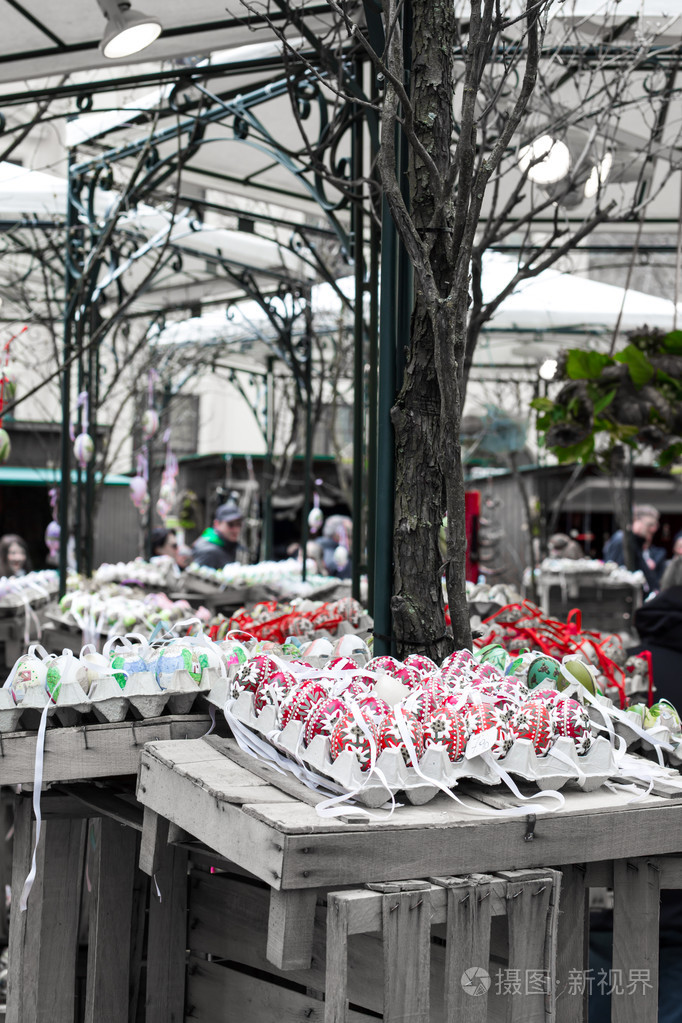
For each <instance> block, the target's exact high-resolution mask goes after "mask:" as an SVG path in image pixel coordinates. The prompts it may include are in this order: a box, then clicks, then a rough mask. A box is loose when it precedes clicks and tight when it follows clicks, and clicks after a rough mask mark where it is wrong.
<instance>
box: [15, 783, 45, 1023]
mask: <svg viewBox="0 0 682 1023" xmlns="http://www.w3.org/2000/svg"><path fill="white" fill-rule="evenodd" d="M32 849H33V810H32V808H31V800H30V799H29V798H27V797H26V796H23V797H21V796H20V797H18V798H16V799H15V800H14V848H13V855H12V904H11V907H10V920H9V948H8V962H9V969H8V975H7V1012H6V1020H7V1023H22V1021H23V1020H26V1019H30V1016H29V1015H28V1011H29V1006H28V1001H29V998H30V996H31V988H32V985H31V984H30V981H29V976H30V972H31V969H32V968H33V965H34V964H33V963H32V961H31V960H32V952H33V949H32V948H31V946H30V944H29V945H27V913H25V912H24V913H22V912H21V911H20V909H19V900H20V898H21V890H22V888H23V887H24V881H25V880H26V877H27V875H28V872H29V870H30V869H31V855H32ZM36 880H37V885H38V888H37V891H36V892H34V893H33V894H34V895H35V896H36V897H37V898H38V899H40V896H41V888H42V881H41V880H38V879H36ZM34 887H35V885H34ZM31 1009H32V1010H33V1009H34V1006H31Z"/></svg>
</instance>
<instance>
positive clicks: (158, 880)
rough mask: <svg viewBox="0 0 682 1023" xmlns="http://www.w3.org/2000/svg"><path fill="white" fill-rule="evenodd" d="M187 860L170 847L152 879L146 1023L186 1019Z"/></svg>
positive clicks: (172, 1021)
mask: <svg viewBox="0 0 682 1023" xmlns="http://www.w3.org/2000/svg"><path fill="white" fill-rule="evenodd" d="M187 859H188V857H187V853H186V852H185V851H184V850H182V849H175V848H174V847H173V846H169V845H166V846H165V847H164V849H163V855H162V858H161V863H160V864H159V867H158V869H157V871H156V873H155V874H154V877H153V878H152V883H151V888H150V896H149V936H148V939H147V998H146V1016H145V1020H146V1023H182V1020H183V1017H184V1006H185V969H186V964H185V959H186V949H187V884H188V882H187ZM157 887H158V893H157ZM159 893H160V894H159Z"/></svg>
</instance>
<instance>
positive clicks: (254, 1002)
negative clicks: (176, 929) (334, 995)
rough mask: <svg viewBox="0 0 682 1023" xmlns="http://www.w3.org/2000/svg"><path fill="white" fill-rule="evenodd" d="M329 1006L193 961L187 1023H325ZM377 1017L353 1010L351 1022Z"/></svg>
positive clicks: (190, 972) (239, 974)
mask: <svg viewBox="0 0 682 1023" xmlns="http://www.w3.org/2000/svg"><path fill="white" fill-rule="evenodd" d="M324 1010H325V1003H324V1002H321V1001H318V1000H317V999H316V998H312V997H310V996H309V995H304V994H301V993H300V992H298V991H292V990H290V989H288V988H285V987H281V986H280V985H278V984H276V983H275V984H271V983H268V981H267V980H264V979H263V978H258V979H254V978H253V977H251V976H248V975H246V974H242V973H239V971H238V970H234V969H230V968H229V967H227V966H220V965H218V964H216V963H207V962H202V961H201V960H192V961H191V963H190V967H189V975H188V980H187V1017H186V1018H187V1023H225V1021H226V1020H228V1019H229V1020H244V1021H246V1020H248V1023H300V1021H301V1020H305V1021H306V1023H322V1021H323V1019H324ZM372 1019H376V1017H372V1016H368V1015H365V1014H364V1013H362V1012H357V1011H355V1010H353V1011H352V1012H349V1013H348V1015H347V1017H346V1020H347V1023H371V1021H372Z"/></svg>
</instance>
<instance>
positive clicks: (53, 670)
mask: <svg viewBox="0 0 682 1023" xmlns="http://www.w3.org/2000/svg"><path fill="white" fill-rule="evenodd" d="M45 687H46V689H47V691H48V693H49V694H50V699H51V700H52V702H53V703H56V702H57V700H58V699H59V693H60V692H61V688H62V675H61V672H60V670H59V668H57V667H56V666H55V665H54V664H51V665H50V666H49V667H48V669H47V674H46V677H45Z"/></svg>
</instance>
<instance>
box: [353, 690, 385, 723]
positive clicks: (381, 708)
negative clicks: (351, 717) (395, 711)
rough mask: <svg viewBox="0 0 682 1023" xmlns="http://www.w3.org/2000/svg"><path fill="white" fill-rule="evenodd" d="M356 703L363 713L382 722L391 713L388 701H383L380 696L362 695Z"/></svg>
mask: <svg viewBox="0 0 682 1023" xmlns="http://www.w3.org/2000/svg"><path fill="white" fill-rule="evenodd" d="M355 702H356V703H357V705H358V707H359V708H360V710H361V711H364V713H365V714H369V716H370V717H371V718H374V719H379V720H380V719H381V718H383V717H386V715H387V714H390V713H391V708H390V706H389V705H388V704H387V703H386V701H385V700H382V699H381V697H380V696H375V695H374V693H362V694H361V695H360V696H358V697H357V698H356V700H355Z"/></svg>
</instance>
